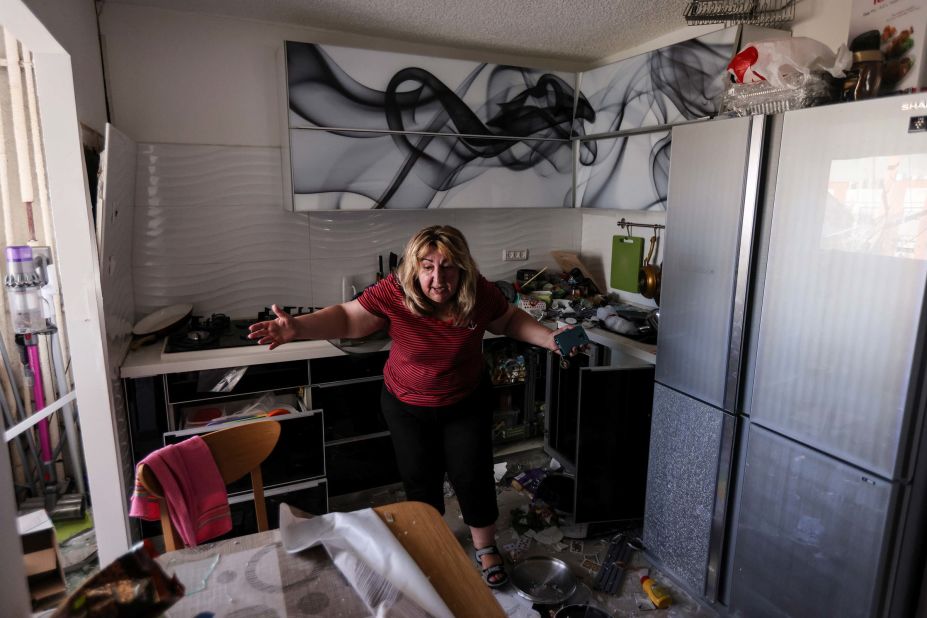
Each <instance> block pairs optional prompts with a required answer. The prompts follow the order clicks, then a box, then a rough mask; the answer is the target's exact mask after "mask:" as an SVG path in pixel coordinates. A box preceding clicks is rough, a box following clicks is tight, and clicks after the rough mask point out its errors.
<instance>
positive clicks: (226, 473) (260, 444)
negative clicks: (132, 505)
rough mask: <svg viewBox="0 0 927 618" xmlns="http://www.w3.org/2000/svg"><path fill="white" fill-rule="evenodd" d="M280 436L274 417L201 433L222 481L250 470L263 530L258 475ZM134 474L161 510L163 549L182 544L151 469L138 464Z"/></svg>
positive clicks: (263, 509) (264, 509)
mask: <svg viewBox="0 0 927 618" xmlns="http://www.w3.org/2000/svg"><path fill="white" fill-rule="evenodd" d="M279 437H280V423H278V422H277V421H257V422H251V423H245V424H243V425H236V426H235V427H229V428H227V429H220V430H218V431H213V432H211V433H207V434H204V435H203V436H202V438H203V441H204V442H206V445H207V446H208V447H209V450H210V452H211V453H212V456H213V458H214V459H215V460H216V466H218V468H219V474H221V475H222V480H223V481H224V482H225V484H226V485H228V484H229V483H232V482H234V481H237V480H238V479H240V478H241V477H243V476H244V475H246V474H248V473H249V472H250V473H251V488H252V489H253V491H254V511H255V514H256V516H257V526H258V530H259V531H261V532H263V531H265V530H267V507H266V505H265V504H264V479H263V478H262V476H261V463H262V462H263V461H264V460H265V459H267V456H268V455H270V452H271V451H273V450H274V446H276V445H277V439H278V438H279ZM138 478H139V482H140V483H141V484H142V486H143V487H144V488H145V489H146V490H147V491H148V492H149V493H150V494H151V495H153V496H155V497H156V498H158V505H159V506H160V510H161V530H162V532H163V533H164V549H165V551H174V550H175V549H178V548H181V547H183V546H184V545H183V541H182V540H181V539H180V535H179V534H178V533H177V530H176V529H175V528H174V526H173V524H171V518H170V515H169V513H168V510H167V501H166V500H165V499H164V492H163V490H162V489H161V484H160V483H159V482H158V479H157V478H156V477H155V475H154V473H153V472H152V471H151V469H150V468H149V467H148V466H146V465H144V464H141V465H139V469H138Z"/></svg>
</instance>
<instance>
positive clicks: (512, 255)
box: [502, 249, 528, 262]
mask: <svg viewBox="0 0 927 618" xmlns="http://www.w3.org/2000/svg"><path fill="white" fill-rule="evenodd" d="M527 259H528V250H527V249H503V250H502V261H503V262H524V261H525V260H527Z"/></svg>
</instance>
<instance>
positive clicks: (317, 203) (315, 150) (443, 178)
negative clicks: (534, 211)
mask: <svg viewBox="0 0 927 618" xmlns="http://www.w3.org/2000/svg"><path fill="white" fill-rule="evenodd" d="M290 158H291V161H292V165H293V192H294V196H293V206H294V209H295V210H297V211H309V210H369V209H373V208H380V207H386V208H391V209H416V208H418V209H421V208H524V207H552V208H556V207H570V206H572V185H573V182H572V181H573V175H572V150H571V147H570V142H568V141H562V140H531V139H507V138H484V137H467V136H454V135H426V134H420V133H377V132H368V131H326V130H320V129H291V130H290Z"/></svg>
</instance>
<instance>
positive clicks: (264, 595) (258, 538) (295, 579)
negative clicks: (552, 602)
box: [158, 501, 505, 618]
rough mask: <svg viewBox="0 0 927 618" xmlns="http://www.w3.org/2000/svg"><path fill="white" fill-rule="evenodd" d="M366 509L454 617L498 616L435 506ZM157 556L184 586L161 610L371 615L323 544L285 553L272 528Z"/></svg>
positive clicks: (235, 615)
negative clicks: (183, 591) (179, 595)
mask: <svg viewBox="0 0 927 618" xmlns="http://www.w3.org/2000/svg"><path fill="white" fill-rule="evenodd" d="M373 510H374V511H375V512H376V514H377V515H378V516H379V518H380V519H381V520H382V521H383V523H385V524H386V526H387V527H388V528H389V530H390V532H391V533H392V534H393V536H394V537H396V539H397V540H398V541H399V543H400V544H401V545H402V547H403V548H404V549H405V550H406V552H408V554H409V555H410V556H411V557H412V559H413V560H414V561H415V562H416V564H417V565H418V566H419V568H420V569H421V571H422V572H423V573H424V575H425V576H426V577H427V578H428V580H429V581H430V582H431V584H432V586H433V587H434V588H435V591H436V592H437V593H438V595H439V596H440V597H441V599H442V600H443V601H444V603H445V604H446V605H447V607H448V609H450V611H451V612H452V613H453V615H454V616H456V617H458V618H466V617H470V616H472V617H474V618H492V617H502V616H505V612H504V611H503V610H502V607H501V606H500V605H499V603H498V602H497V601H496V598H495V597H494V596H493V594H492V592H491V591H490V589H489V588H488V587H487V586H486V584H485V583H484V582H483V580H482V578H481V577H480V574H479V572H478V570H477V566H476V563H475V562H474V560H473V559H472V558H470V557H469V555H468V553H467V552H465V551H464V549H463V547H462V545H461V543H460V541H458V540H457V538H456V537H455V536H454V534H453V532H452V531H451V529H450V527H448V525H447V523H446V522H445V521H444V519H443V518H442V516H441V515H440V514H439V513H438V511H437V510H435V509H434V508H433V507H431V506H429V505H426V504H423V503H421V502H412V501H410V502H397V503H393V504H387V505H383V506H377V507H374V508H373ZM158 563H159V564H160V565H161V566H162V567H163V568H164V569H165V570H166V571H167V572H168V573H176V574H177V576H178V577H179V578H180V579H181V581H182V582H184V585H185V586H186V595H185V596H184V597H183V598H182V599H180V600H179V601H178V602H177V603H176V604H175V605H174V606H172V607H171V608H170V609H169V610H168V612H167V613H166V615H167V616H184V617H193V616H202V617H203V618H206V617H209V618H213V617H215V618H219V617H222V616H226V617H228V618H241V617H244V616H258V617H261V618H271V617H276V616H326V617H340V616H352V617H354V616H369V615H371V612H370V609H369V608H368V607H367V606H366V605H365V604H364V602H363V600H362V599H361V597H360V596H358V595H357V594H356V593H355V592H354V590H353V588H352V587H351V585H350V584H349V583H348V580H347V579H346V578H345V577H344V575H342V573H341V572H340V571H339V570H338V568H337V567H336V566H335V564H334V563H333V562H332V560H331V558H330V557H329V555H328V553H327V552H326V550H325V548H324V547H322V546H321V545H317V546H315V547H311V548H309V549H306V550H303V551H300V552H297V553H289V552H288V551H287V550H286V548H284V546H283V543H282V541H281V537H280V531H279V530H276V529H275V530H268V531H265V532H257V533H254V534H250V535H246V536H241V537H236V538H231V539H224V540H221V541H217V542H214V543H206V544H203V545H199V546H197V547H188V548H184V549H179V550H176V551H172V552H166V553H164V554H162V555H161V556H159V557H158ZM423 615H424V612H423Z"/></svg>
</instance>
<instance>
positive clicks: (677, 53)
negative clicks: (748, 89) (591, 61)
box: [577, 27, 741, 137]
mask: <svg viewBox="0 0 927 618" xmlns="http://www.w3.org/2000/svg"><path fill="white" fill-rule="evenodd" d="M740 33H741V30H740V28H737V27H734V28H725V29H723V30H718V31H716V32H712V33H710V34H706V35H703V36H700V37H698V38H694V39H689V40H688V41H682V42H681V43H676V44H674V45H668V46H666V47H661V48H660V49H655V50H653V51H649V52H646V53H643V54H640V55H637V56H633V57H631V58H626V59H624V60H620V61H618V62H613V63H612V64H607V65H604V66H601V67H598V68H596V69H593V70H591V71H587V72H585V73H582V75H581V79H580V100H581V101H586V102H588V105H589V110H588V113H587V114H585V115H584V116H580V117H578V118H577V123H578V129H579V130H580V134H579V135H578V136H577V137H581V136H582V135H595V134H600V133H611V132H616V131H627V130H631V129H641V128H645V127H655V126H660V125H666V124H675V123H678V122H683V121H686V120H693V119H695V118H703V117H705V116H711V115H714V114H716V113H717V111H718V104H717V101H716V99H717V97H718V96H720V95H721V93H722V92H723V91H724V87H725V84H726V81H725V77H726V74H727V64H728V62H730V59H731V57H732V56H733V55H734V53H736V51H737V45H738V39H739V38H740Z"/></svg>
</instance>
